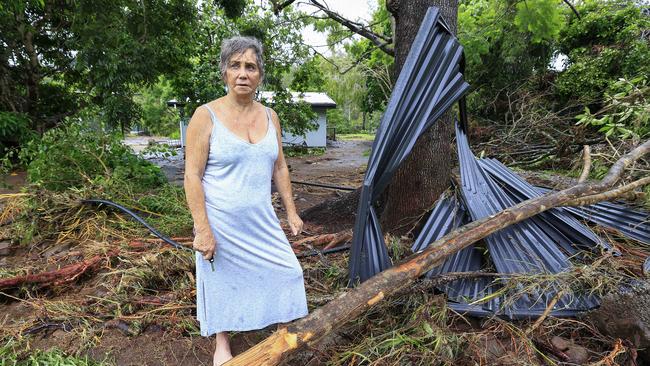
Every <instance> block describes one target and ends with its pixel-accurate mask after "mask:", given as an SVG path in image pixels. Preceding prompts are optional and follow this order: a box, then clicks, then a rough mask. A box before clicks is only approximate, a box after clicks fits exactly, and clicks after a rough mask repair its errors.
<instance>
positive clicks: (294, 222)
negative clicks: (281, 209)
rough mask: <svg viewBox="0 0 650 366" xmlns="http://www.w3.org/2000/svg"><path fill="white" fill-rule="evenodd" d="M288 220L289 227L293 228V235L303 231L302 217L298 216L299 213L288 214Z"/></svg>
mask: <svg viewBox="0 0 650 366" xmlns="http://www.w3.org/2000/svg"><path fill="white" fill-rule="evenodd" d="M287 220H288V221H289V228H291V233H292V234H293V236H296V235H298V234H300V233H301V232H302V219H301V218H300V216H298V214H297V213H291V214H288V215H287Z"/></svg>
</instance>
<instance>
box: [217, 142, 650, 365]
mask: <svg viewBox="0 0 650 366" xmlns="http://www.w3.org/2000/svg"><path fill="white" fill-rule="evenodd" d="M648 152H650V140H648V141H646V142H645V143H644V144H643V145H641V146H639V147H637V148H636V149H634V150H633V151H632V152H630V153H628V154H626V155H625V156H623V157H621V158H620V159H619V160H618V161H617V162H616V163H615V164H614V165H613V166H612V167H611V168H610V170H609V172H608V173H607V175H606V176H605V177H604V178H603V180H602V181H600V182H594V183H580V184H578V185H576V186H573V187H571V188H568V189H565V190H562V191H559V192H556V193H551V194H548V195H545V196H542V197H537V198H534V199H530V200H527V201H524V202H521V203H519V204H517V205H515V206H513V207H511V208H508V209H506V210H503V211H501V212H499V213H497V214H494V215H491V216H488V217H485V218H483V219H481V220H478V221H474V222H471V223H469V224H467V225H465V226H462V227H461V228H459V229H456V230H454V231H452V232H451V233H449V234H447V235H445V236H443V237H442V238H440V239H438V240H437V241H435V242H434V243H431V244H430V245H429V246H428V247H427V249H425V250H424V251H423V252H422V253H419V254H414V255H412V256H410V257H409V258H406V259H405V260H404V261H403V262H402V263H401V264H399V265H397V266H394V267H392V268H390V269H388V270H386V271H384V272H381V273H379V274H377V275H375V276H373V277H371V278H370V279H368V280H367V281H365V282H364V283H362V284H361V285H359V286H358V287H356V288H354V289H351V290H349V291H347V292H344V293H342V294H341V295H339V296H338V297H337V298H336V299H334V300H332V301H330V302H329V303H327V304H326V305H324V306H322V307H320V308H318V309H316V310H314V311H313V312H312V313H311V314H310V315H308V316H307V317H305V318H302V319H300V320H298V321H296V322H294V323H293V324H290V325H289V326H287V327H283V328H281V329H279V330H278V331H277V332H275V333H273V334H272V335H271V336H269V337H268V338H267V339H265V340H264V341H262V342H261V343H258V344H257V345H256V346H254V347H252V348H251V349H249V350H248V351H246V352H244V353H242V354H241V355H239V356H237V357H235V358H234V359H232V360H231V361H230V362H228V363H226V365H227V366H234V365H277V364H278V363H280V362H281V361H282V360H283V359H285V358H286V357H287V356H288V355H289V354H290V353H292V352H295V351H296V350H298V349H300V348H301V347H302V346H305V345H307V344H315V343H316V342H317V341H318V340H319V339H320V338H322V337H323V336H325V335H326V334H328V333H329V332H331V331H332V330H334V329H336V328H338V327H340V326H341V325H343V324H345V323H346V322H348V321H350V320H352V319H355V318H356V317H357V316H358V315H360V314H361V313H363V312H364V311H366V310H367V309H369V308H370V307H372V306H374V305H376V304H377V303H379V302H380V301H382V300H383V299H385V298H388V297H389V296H391V295H393V294H395V293H398V292H399V291H400V290H401V289H402V288H404V287H406V286H409V285H410V284H411V283H412V282H413V281H415V280H416V279H417V278H418V277H420V276H421V275H422V274H424V273H426V272H427V271H429V270H430V269H431V268H433V267H435V266H436V265H438V264H440V263H441V262H442V261H443V260H444V259H445V258H446V257H448V256H450V255H452V254H454V253H456V252H458V251H459V250H461V249H463V248H466V247H467V246H469V245H471V244H472V243H475V242H476V241H478V240H480V239H483V238H485V237H486V236H488V235H490V234H492V233H493V232H495V231H498V230H501V229H503V228H505V227H507V226H510V225H512V224H515V223H517V222H520V221H522V220H525V219H527V218H529V217H532V216H534V215H537V214H539V213H541V212H544V211H546V210H548V209H550V208H553V207H557V206H562V205H563V204H564V203H567V202H571V201H575V200H577V199H579V198H581V197H588V196H594V195H597V194H601V193H605V192H607V191H609V190H611V189H612V187H613V186H614V185H615V184H616V183H617V182H618V181H619V180H620V178H621V176H622V174H623V172H624V170H625V169H626V168H627V167H628V166H630V165H631V164H632V163H633V162H635V161H636V160H638V159H639V158H641V157H642V156H643V155H645V154H647V153H648Z"/></svg>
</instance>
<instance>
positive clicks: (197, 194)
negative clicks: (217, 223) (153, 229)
mask: <svg viewBox="0 0 650 366" xmlns="http://www.w3.org/2000/svg"><path fill="white" fill-rule="evenodd" d="M211 130H212V122H211V120H210V115H209V112H208V111H207V110H206V109H205V108H197V109H196V111H195V112H194V115H193V116H192V119H191V120H190V124H189V126H187V137H186V139H185V141H186V143H185V180H184V187H185V197H186V199H187V205H188V206H189V208H190V212H191V213H192V219H193V220H194V231H195V233H194V244H193V247H194V249H195V250H197V251H199V252H201V254H203V258H205V259H210V258H212V256H213V255H214V251H215V249H216V240H215V238H214V234H212V230H211V229H210V224H209V222H208V214H207V211H206V209H205V192H203V185H202V183H201V180H202V179H203V173H204V172H205V164H206V162H207V161H208V152H209V151H210V132H211Z"/></svg>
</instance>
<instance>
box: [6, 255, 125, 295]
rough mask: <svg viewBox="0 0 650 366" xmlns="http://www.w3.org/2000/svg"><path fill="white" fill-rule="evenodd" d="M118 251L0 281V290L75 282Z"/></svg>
mask: <svg viewBox="0 0 650 366" xmlns="http://www.w3.org/2000/svg"><path fill="white" fill-rule="evenodd" d="M117 253H118V251H111V252H108V253H106V254H105V255H96V256H94V257H92V258H90V259H87V260H85V261H83V262H80V263H74V264H70V265H67V266H65V267H63V268H60V269H57V270H53V271H47V272H41V273H34V274H29V275H24V276H16V277H11V278H5V279H1V280H0V290H4V289H7V288H13V287H18V286H21V285H30V284H44V285H60V284H64V283H68V282H72V281H74V280H76V279H77V278H78V277H79V276H81V275H82V274H84V273H85V272H86V271H87V270H88V269H89V268H92V267H93V266H95V265H96V264H97V263H99V261H101V260H102V259H103V258H106V257H113V256H115V255H117Z"/></svg>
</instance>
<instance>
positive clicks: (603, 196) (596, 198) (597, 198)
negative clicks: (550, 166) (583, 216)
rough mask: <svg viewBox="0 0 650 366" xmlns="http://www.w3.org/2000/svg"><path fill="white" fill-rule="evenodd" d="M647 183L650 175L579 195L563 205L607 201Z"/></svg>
mask: <svg viewBox="0 0 650 366" xmlns="http://www.w3.org/2000/svg"><path fill="white" fill-rule="evenodd" d="M647 184H650V177H643V178H641V179H639V180H636V181H634V182H632V183H630V184H626V185H624V186H621V187H618V188H615V189H612V190H609V191H607V192H603V193H600V194H594V195H591V196H586V197H581V198H578V199H576V200H573V201H571V202H567V203H566V204H564V205H563V206H585V205H592V204H594V203H598V202H602V201H609V200H612V199H614V198H617V197H621V196H623V195H625V194H626V193H628V192H629V191H631V190H633V189H636V188H639V187H643V186H645V185H647Z"/></svg>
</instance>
